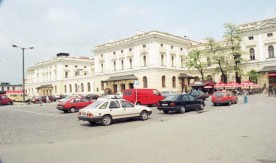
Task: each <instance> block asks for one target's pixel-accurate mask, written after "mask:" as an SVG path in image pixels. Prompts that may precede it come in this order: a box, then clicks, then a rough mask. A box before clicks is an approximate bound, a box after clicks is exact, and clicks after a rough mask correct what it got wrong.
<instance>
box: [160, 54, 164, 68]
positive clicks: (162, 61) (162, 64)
mask: <svg viewBox="0 0 276 163" xmlns="http://www.w3.org/2000/svg"><path fill="white" fill-rule="evenodd" d="M161 66H164V55H161Z"/></svg>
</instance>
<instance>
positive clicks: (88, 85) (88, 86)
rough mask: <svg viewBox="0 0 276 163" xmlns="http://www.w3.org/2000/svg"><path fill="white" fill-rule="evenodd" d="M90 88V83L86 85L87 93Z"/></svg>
mask: <svg viewBox="0 0 276 163" xmlns="http://www.w3.org/2000/svg"><path fill="white" fill-rule="evenodd" d="M90 91H91V88H90V83H87V92H90Z"/></svg>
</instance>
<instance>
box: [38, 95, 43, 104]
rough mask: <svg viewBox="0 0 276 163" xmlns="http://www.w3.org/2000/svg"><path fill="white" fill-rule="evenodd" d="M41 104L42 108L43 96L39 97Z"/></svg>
mask: <svg viewBox="0 0 276 163" xmlns="http://www.w3.org/2000/svg"><path fill="white" fill-rule="evenodd" d="M38 100H39V103H40V106H42V96H39V99H38Z"/></svg>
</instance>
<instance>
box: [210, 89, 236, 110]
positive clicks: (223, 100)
mask: <svg viewBox="0 0 276 163" xmlns="http://www.w3.org/2000/svg"><path fill="white" fill-rule="evenodd" d="M212 103H213V104H214V105H215V106H216V105H217V104H228V105H231V104H233V103H235V104H236V103H238V97H237V96H235V95H234V94H233V93H232V92H230V91H216V92H214V93H213V95H212Z"/></svg>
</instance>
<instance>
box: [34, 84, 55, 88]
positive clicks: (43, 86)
mask: <svg viewBox="0 0 276 163" xmlns="http://www.w3.org/2000/svg"><path fill="white" fill-rule="evenodd" d="M41 88H53V85H52V84H47V85H41V86H39V87H37V88H36V89H41Z"/></svg>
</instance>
